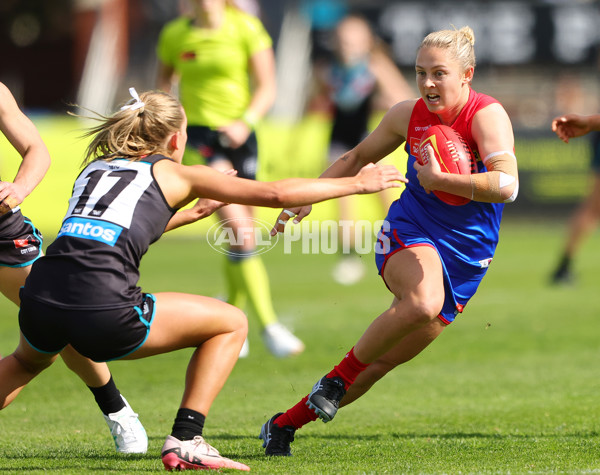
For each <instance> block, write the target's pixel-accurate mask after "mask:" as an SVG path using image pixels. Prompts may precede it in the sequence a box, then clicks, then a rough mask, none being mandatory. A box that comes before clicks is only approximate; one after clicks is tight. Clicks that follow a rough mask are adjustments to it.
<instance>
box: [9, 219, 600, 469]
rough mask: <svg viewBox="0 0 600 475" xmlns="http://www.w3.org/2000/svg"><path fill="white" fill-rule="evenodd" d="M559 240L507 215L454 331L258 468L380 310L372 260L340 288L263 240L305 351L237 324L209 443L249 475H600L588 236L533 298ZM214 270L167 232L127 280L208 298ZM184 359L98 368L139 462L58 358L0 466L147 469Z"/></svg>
mask: <svg viewBox="0 0 600 475" xmlns="http://www.w3.org/2000/svg"><path fill="white" fill-rule="evenodd" d="M563 233H564V224H563V223H561V222H559V223H553V222H540V223H535V222H527V223H524V222H521V221H519V222H517V221H515V220H511V219H510V216H509V217H507V219H506V222H505V225H504V227H503V230H502V239H501V243H500V246H499V248H498V252H497V255H496V259H495V260H494V263H493V265H492V266H491V268H490V272H489V274H488V276H487V277H486V278H485V280H484V282H483V284H482V285H481V287H480V290H479V292H478V294H477V295H476V296H475V298H474V299H473V300H472V301H471V302H470V304H469V305H468V307H467V309H466V310H465V313H464V314H463V315H462V316H461V317H459V319H458V320H457V322H456V323H455V324H453V325H452V326H450V327H449V328H448V329H447V330H446V331H445V333H444V334H443V335H442V336H441V337H440V338H439V339H438V341H437V342H435V343H434V344H433V345H432V346H431V347H430V348H429V349H427V350H426V351H425V352H424V353H423V354H422V355H420V356H419V357H418V358H416V359H415V360H413V361H411V362H409V363H408V364H406V365H404V366H403V367H401V368H398V369H397V370H396V371H394V372H393V373H391V374H389V375H388V376H387V377H386V378H385V379H384V380H382V381H381V382H380V383H379V384H378V385H377V386H375V388H374V389H373V390H372V391H371V392H370V393H368V394H367V395H366V396H365V397H364V398H362V399H361V400H359V401H357V402H356V403H355V404H353V405H351V406H349V407H347V408H345V409H344V410H342V411H340V413H339V414H338V416H337V418H336V420H335V421H334V422H332V423H330V424H327V425H323V424H322V423H321V422H316V423H313V424H311V425H309V426H307V427H305V428H304V429H302V430H300V431H298V433H297V435H296V441H295V442H294V444H293V445H292V450H293V452H294V456H293V457H289V458H283V459H282V458H277V459H268V458H266V457H264V456H263V449H262V448H261V446H260V441H259V440H258V439H257V436H258V433H259V430H260V426H261V425H262V423H263V422H264V421H265V420H266V419H267V418H269V417H270V416H271V415H272V414H273V413H274V412H276V411H279V410H284V409H286V408H288V407H289V406H290V405H291V404H293V403H295V402H297V400H298V399H299V398H300V397H301V396H303V395H304V394H306V393H307V392H308V391H309V390H310V388H311V386H312V384H313V383H314V381H316V380H317V379H318V378H319V377H320V376H322V374H323V373H324V372H325V371H326V370H328V369H329V367H330V366H331V365H332V364H334V363H336V362H337V361H338V360H339V358H340V357H341V356H342V355H343V353H344V352H345V351H346V350H347V349H349V348H350V347H351V345H352V344H353V343H354V341H355V340H356V339H357V337H358V336H359V335H360V334H361V333H362V331H363V329H364V328H365V327H366V326H367V324H368V323H369V322H370V320H371V319H372V317H373V316H375V315H376V314H377V313H379V312H380V311H381V310H383V309H384V308H385V307H386V306H387V305H388V303H389V302H390V295H389V294H388V292H387V291H386V290H385V287H384V285H383V284H382V283H381V282H380V281H379V278H378V277H377V276H376V271H375V270H374V267H373V266H372V265H371V262H370V261H371V260H372V259H371V256H366V257H365V259H369V264H370V265H371V273H370V274H369V276H368V278H366V280H365V281H363V282H362V283H361V284H359V286H356V287H341V286H338V285H335V284H333V283H332V282H331V280H330V277H329V276H330V270H331V267H332V265H333V263H334V262H335V256H328V255H302V254H300V253H294V254H291V255H289V254H283V252H282V251H281V247H280V246H278V247H277V248H276V249H274V250H272V251H270V252H268V253H266V254H265V255H264V258H265V261H266V263H267V267H268V269H269V273H270V276H271V280H272V285H273V296H274V300H275V307H276V309H277V310H278V312H279V314H280V315H281V319H282V320H283V321H284V322H285V323H286V324H288V325H290V326H291V327H293V328H294V330H295V331H296V333H297V334H298V335H299V336H300V337H301V338H302V339H303V340H304V341H305V342H306V343H307V351H306V352H305V353H304V354H302V355H300V356H298V357H296V358H294V359H289V360H277V359H275V358H273V357H271V356H270V355H269V354H267V353H266V351H265V350H264V348H263V347H262V344H261V342H260V337H259V333H258V329H257V325H256V324H255V321H254V320H253V319H252V317H251V316H250V346H251V354H250V357H249V358H248V359H245V360H240V361H239V363H238V364H237V366H236V368H235V369H234V372H233V374H232V376H231V377H230V379H229V380H228V382H227V385H226V387H225V388H224V390H223V391H222V393H221V394H220V396H219V397H218V399H217V401H216V403H215V405H214V406H213V409H212V412H211V413H210V415H209V418H208V420H207V424H206V427H205V436H206V438H207V440H208V441H209V442H211V443H213V444H214V445H215V446H216V447H217V448H219V449H220V450H221V452H222V453H223V454H224V455H226V456H230V457H232V458H234V459H236V460H239V461H241V462H244V463H246V464H248V465H249V466H250V467H251V468H252V470H253V472H254V473H275V474H277V473H323V474H330V473H377V474H379V473H436V474H437V473H446V474H447V473H590V472H594V473H598V472H600V455H599V454H600V404H599V397H598V394H599V393H600V379H599V378H598V354H599V353H598V351H599V349H600V343H599V341H600V339H599V329H600V327H599V325H598V316H599V315H600V300H599V299H598V298H597V295H598V294H597V292H598V290H597V288H598V273H599V270H598V269H599V268H600V238H599V237H598V236H597V235H595V236H594V237H593V238H592V240H591V241H589V242H588V243H587V244H586V245H585V247H584V249H583V250H582V253H581V256H580V258H579V260H578V266H577V271H578V274H579V280H578V283H577V285H575V286H573V287H569V288H554V287H549V286H548V285H547V275H548V273H549V272H550V270H551V267H552V266H553V265H554V261H555V256H556V252H557V251H558V249H559V247H560V243H561V239H562V236H563ZM220 265H221V256H220V255H219V254H217V253H216V252H215V251H213V250H212V249H211V248H210V247H209V246H208V245H207V243H206V242H205V241H203V240H202V239H201V237H198V238H190V237H181V236H172V237H169V236H168V235H167V236H165V237H164V238H163V239H162V240H161V241H159V242H158V243H157V244H155V245H154V246H153V247H152V248H151V250H150V252H149V253H148V255H147V256H146V258H145V260H144V262H143V265H142V274H143V277H142V281H141V284H142V286H143V288H144V289H146V290H148V291H160V290H177V291H185V292H199V293H202V294H206V295H212V296H217V295H220V294H221V293H222V288H223V282H222V276H221V272H220ZM594 295H596V297H594ZM0 310H1V312H2V318H0V352H1V353H2V354H7V353H9V352H10V351H12V349H13V348H14V346H15V344H16V341H17V329H16V309H15V308H14V307H13V306H12V305H11V304H9V303H8V302H6V301H5V300H2V301H1V302H0ZM175 324H176V323H175ZM190 351H191V350H190ZM190 351H180V352H177V353H173V354H169V355H164V356H159V357H154V358H151V359H147V360H140V361H135V362H115V363H112V364H111V368H112V370H113V373H114V375H115V378H116V381H117V383H118V385H119V387H120V389H121V390H122V392H123V393H124V394H125V396H126V397H127V398H128V400H129V401H130V403H131V404H132V405H133V407H134V409H135V410H136V411H138V412H139V414H140V417H141V420H142V421H143V423H144V425H145V427H146V429H147V431H148V434H149V437H150V447H149V451H148V454H147V455H144V456H129V457H126V456H117V455H116V454H115V453H114V449H113V444H112V441H111V438H110V436H109V433H108V430H107V428H106V426H105V424H104V421H103V420H102V417H101V414H100V412H99V410H98V409H97V408H96V406H95V403H94V402H93V398H92V395H91V393H90V392H89V391H88V390H87V389H86V388H85V387H84V386H83V384H82V383H81V382H80V381H79V380H78V379H77V378H76V377H75V376H74V375H72V374H70V373H69V372H68V370H66V368H65V366H64V364H63V363H62V362H61V361H59V362H57V363H56V364H55V365H54V366H53V367H52V368H50V369H49V370H47V371H46V372H45V373H43V374H42V375H41V376H40V377H39V378H37V379H36V380H34V381H33V382H32V383H31V384H30V386H28V387H27V388H26V389H25V390H24V391H23V393H22V394H21V395H20V397H19V398H18V399H17V401H15V403H13V404H12V405H11V406H10V407H9V408H7V409H6V410H5V411H3V412H2V413H1V414H0V472H3V473H37V472H40V473H41V472H48V471H50V472H60V473H70V474H76V473H128V474H129V473H153V472H156V473H160V472H162V470H163V469H162V464H161V462H160V456H159V453H160V448H161V446H162V444H163V441H164V438H165V436H166V435H167V434H168V433H169V431H170V428H171V424H172V419H173V417H174V414H175V412H176V409H177V407H178V404H179V401H180V397H181V392H182V388H183V378H184V372H185V367H186V364H187V360H188V357H189V354H190Z"/></svg>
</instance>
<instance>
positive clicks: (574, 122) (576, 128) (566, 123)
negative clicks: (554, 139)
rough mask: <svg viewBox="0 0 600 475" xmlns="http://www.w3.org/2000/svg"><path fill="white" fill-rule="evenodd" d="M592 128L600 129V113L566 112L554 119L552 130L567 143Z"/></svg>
mask: <svg viewBox="0 0 600 475" xmlns="http://www.w3.org/2000/svg"><path fill="white" fill-rule="evenodd" d="M592 130H600V114H594V115H580V114H566V115H561V116H559V117H556V118H554V120H553V121H552V131H553V132H554V133H555V134H556V135H557V136H558V138H560V139H561V140H562V141H563V142H565V143H569V139H572V138H575V137H581V136H582V135H585V134H587V133H589V132H591V131H592Z"/></svg>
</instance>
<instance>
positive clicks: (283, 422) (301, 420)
mask: <svg viewBox="0 0 600 475" xmlns="http://www.w3.org/2000/svg"><path fill="white" fill-rule="evenodd" d="M306 401H308V395H306V396H304V397H303V398H302V399H300V402H299V403H297V404H296V405H295V406H293V407H291V408H290V409H288V410H287V411H286V412H284V413H283V414H281V415H280V416H279V417H278V418H277V419H275V420H274V421H273V422H274V423H275V424H277V425H278V426H279V427H284V426H292V427H293V428H294V429H300V427H302V426H303V425H304V424H307V423H309V422H312V421H316V420H317V419H318V416H317V415H316V414H315V411H312V410H310V409H309V408H308V406H307V405H306Z"/></svg>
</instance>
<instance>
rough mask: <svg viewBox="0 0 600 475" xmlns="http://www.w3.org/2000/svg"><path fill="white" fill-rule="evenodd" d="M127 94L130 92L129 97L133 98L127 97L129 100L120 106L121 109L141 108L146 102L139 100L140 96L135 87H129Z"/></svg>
mask: <svg viewBox="0 0 600 475" xmlns="http://www.w3.org/2000/svg"><path fill="white" fill-rule="evenodd" d="M129 94H131V97H132V98H133V99H129V101H127V103H126V104H125V105H124V106H123V107H121V110H125V109H129V110H132V111H134V110H137V109H141V108H142V107H144V106H145V105H146V103H144V102H142V101H141V100H140V96H139V95H138V93H137V91H136V90H135V87H130V88H129Z"/></svg>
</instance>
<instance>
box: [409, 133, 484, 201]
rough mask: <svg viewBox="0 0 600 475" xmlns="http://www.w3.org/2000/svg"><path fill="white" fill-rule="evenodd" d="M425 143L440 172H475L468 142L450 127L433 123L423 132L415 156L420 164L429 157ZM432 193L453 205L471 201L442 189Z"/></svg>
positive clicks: (475, 168) (464, 173)
mask: <svg viewBox="0 0 600 475" xmlns="http://www.w3.org/2000/svg"><path fill="white" fill-rule="evenodd" d="M427 144H429V145H431V147H432V148H433V151H434V153H435V159H436V160H437V161H438V163H439V164H440V168H441V170H442V172H444V173H454V174H458V175H470V174H471V173H476V172H477V166H476V164H475V158H474V157H473V153H472V152H471V148H470V147H469V144H468V143H467V142H466V141H465V139H463V138H462V136H461V135H460V134H459V133H458V132H456V131H455V130H454V129H453V128H452V127H448V126H447V125H433V126H431V127H429V128H428V129H427V130H426V131H425V133H423V136H422V137H421V143H420V145H419V156H417V161H418V162H419V164H420V165H423V164H424V163H427V161H428V160H429V159H430V157H428V156H427V155H428V154H427V148H426V145H427ZM433 194H434V195H435V196H437V197H438V198H439V199H440V200H442V201H443V202H444V203H447V204H449V205H454V206H460V205H465V204H467V203H468V202H470V201H471V200H470V199H469V198H464V197H463V196H457V195H453V194H451V193H446V192H444V191H437V190H434V191H433Z"/></svg>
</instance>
